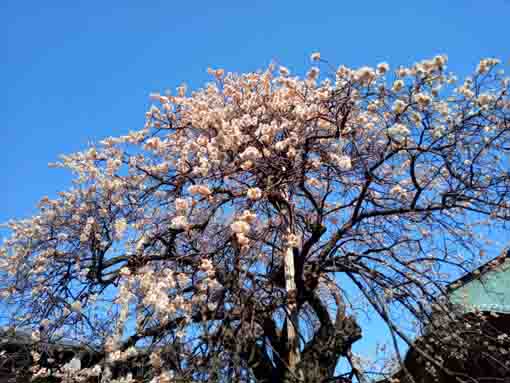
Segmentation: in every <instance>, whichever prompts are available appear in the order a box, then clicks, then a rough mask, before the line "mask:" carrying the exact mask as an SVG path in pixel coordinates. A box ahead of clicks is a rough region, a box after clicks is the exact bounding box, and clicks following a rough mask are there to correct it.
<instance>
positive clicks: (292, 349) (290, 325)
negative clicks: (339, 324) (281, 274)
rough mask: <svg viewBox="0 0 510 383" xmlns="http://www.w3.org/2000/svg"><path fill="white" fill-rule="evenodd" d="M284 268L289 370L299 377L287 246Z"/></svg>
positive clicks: (291, 262)
mask: <svg viewBox="0 0 510 383" xmlns="http://www.w3.org/2000/svg"><path fill="white" fill-rule="evenodd" d="M283 263H284V267H285V289H286V291H287V312H288V315H289V317H288V318H287V341H288V346H289V360H288V363H289V370H290V375H293V376H295V377H299V376H301V374H299V373H298V371H297V370H296V366H297V365H298V363H299V361H300V355H299V339H298V336H297V326H298V312H297V305H296V282H295V279H294V274H295V268H294V252H293V250H292V247H290V246H289V248H288V249H287V251H286V252H285V257H284V262H283ZM287 375H289V374H287Z"/></svg>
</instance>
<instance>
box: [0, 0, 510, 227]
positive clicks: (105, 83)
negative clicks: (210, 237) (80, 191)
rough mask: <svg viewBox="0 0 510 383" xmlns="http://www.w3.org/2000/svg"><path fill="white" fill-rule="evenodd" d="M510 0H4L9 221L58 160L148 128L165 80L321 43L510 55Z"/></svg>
mask: <svg viewBox="0 0 510 383" xmlns="http://www.w3.org/2000/svg"><path fill="white" fill-rule="evenodd" d="M508 20H510V0H490V1H488V0H485V1H480V0H479V1H474V0H450V1H445V0H429V1H409V0H407V1H403V0H388V1H375V0H374V1H368V0H366V1H360V0H358V1H340V0H336V1H313V2H310V1H299V0H294V1H290V0H280V1H276V0H273V1H269V0H266V1H256V0H252V1H243V0H238V1H216V2H205V1H195V2H192V1H171V0H166V1H151V2H147V1H129V0H124V1H113V0H112V1H104V0H103V1H98V0H88V1H77V0H75V1H68V0H67V1H64V0H60V1H58V0H53V1H22V0H1V2H0V25H1V28H3V33H2V36H3V37H4V38H3V39H2V40H0V41H1V44H2V45H3V46H2V52H3V54H2V55H0V62H1V69H2V70H1V71H0V83H1V84H2V88H3V89H4V90H3V92H2V94H1V97H2V100H1V102H0V116H1V120H0V121H1V126H0V163H1V164H2V172H1V180H2V184H3V187H2V188H0V222H5V221H7V220H8V219H10V218H22V217H26V216H29V215H30V214H32V213H34V212H35V206H36V204H37V201H38V200H39V199H40V197H42V196H43V195H49V196H54V195H55V193H56V192H57V191H59V190H62V189H66V188H67V187H69V186H70V180H71V177H70V176H69V174H68V173H67V172H66V171H64V170H60V169H49V168H48V167H47V164H48V162H52V161H55V160H57V158H58V155H59V154H62V153H69V152H73V151H78V150H81V149H83V148H85V147H86V146H87V144H88V143H89V142H91V141H98V140H99V139H101V138H102V137H105V136H110V135H120V134H124V133H126V132H128V131H129V130H134V129H139V128H141V126H142V125H143V122H144V113H145V111H146V109H147V107H148V105H149V103H150V101H149V99H148V95H149V93H151V92H154V91H163V90H164V89H167V88H171V89H173V88H175V87H176V86H178V85H180V84H181V83H183V82H185V83H187V84H188V85H189V86H190V87H191V88H196V87H198V86H200V85H202V84H203V83H204V82H205V81H206V80H208V75H207V73H206V69H207V67H209V66H211V67H215V68H217V67H223V68H225V69H226V70H228V71H235V72H244V71H252V70H256V69H259V68H263V67H265V66H266V65H267V64H268V63H270V62H271V61H276V62H278V63H281V64H283V65H285V66H287V67H289V68H290V69H291V70H292V71H293V72H294V73H298V74H299V73H303V71H304V70H305V68H306V67H307V66H308V65H309V55H310V53H312V52H314V51H320V52H321V53H322V57H323V58H326V59H328V60H329V61H330V62H332V63H333V64H334V65H335V66H336V65H338V64H346V65H349V66H362V65H375V64H377V63H378V62H380V61H387V62H389V63H390V64H391V65H392V66H393V67H395V66H397V65H400V64H410V63H412V62H414V61H416V60H421V59H423V58H428V57H431V56H433V55H435V54H438V53H446V54H447V55H448V56H449V57H450V63H449V68H450V70H454V71H456V72H458V73H460V74H466V73H467V72H468V71H470V70H471V69H472V68H474V66H475V65H476V63H477V62H478V60H479V59H480V58H482V57H487V56H496V57H499V58H501V59H502V60H504V61H505V62H508V60H509V59H510V44H509V40H508V38H509V36H510V32H509V27H508Z"/></svg>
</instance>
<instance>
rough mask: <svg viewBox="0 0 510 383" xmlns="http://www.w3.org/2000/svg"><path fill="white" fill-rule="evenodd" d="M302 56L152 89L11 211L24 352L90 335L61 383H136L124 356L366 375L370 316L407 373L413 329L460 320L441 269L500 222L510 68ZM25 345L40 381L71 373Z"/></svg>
mask: <svg viewBox="0 0 510 383" xmlns="http://www.w3.org/2000/svg"><path fill="white" fill-rule="evenodd" d="M312 60H313V61H315V62H316V63H317V66H315V67H312V68H311V69H310V70H309V71H308V73H307V74H306V76H305V78H303V79H300V78H298V77H293V76H291V74H290V73H289V70H288V69H287V68H285V67H279V68H276V67H275V66H273V65H271V66H269V68H268V69H267V70H266V71H264V72H257V73H247V74H241V75H237V74H232V73H228V74H225V73H224V71H223V70H221V69H219V70H209V72H210V73H211V75H212V77H213V81H212V82H211V83H209V84H207V85H206V86H205V88H203V89H200V90H198V91H196V92H193V93H191V95H187V92H186V88H185V87H184V86H181V87H179V88H178V89H177V93H176V94H175V95H170V94H167V95H154V96H153V98H154V99H155V101H156V104H157V105H158V106H152V107H151V108H150V110H149V111H148V112H147V114H146V117H147V122H146V124H145V126H144V127H143V129H141V130H139V131H135V132H131V133H130V134H128V135H126V136H122V137H118V138H107V139H105V140H103V141H102V142H101V143H100V145H97V146H94V147H91V148H89V149H88V150H86V151H84V152H81V153H76V154H72V155H66V156H63V157H62V161H61V162H60V163H59V164H58V166H63V167H66V168H69V169H71V170H72V171H73V172H74V173H75V174H76V179H75V184H74V187H73V188H72V189H71V190H69V191H66V192H62V193H60V194H59V197H58V198H57V199H49V198H46V197H45V198H43V199H42V200H41V202H40V212H39V214H38V215H36V216H34V217H33V218H30V219H27V220H22V221H16V222H12V223H10V224H9V226H10V229H11V231H12V236H11V237H10V238H9V239H7V240H6V241H5V243H4V246H3V248H2V253H1V258H0V262H1V267H2V274H1V275H2V278H1V284H2V286H1V294H2V298H1V299H2V300H3V301H4V304H9V305H10V306H9V307H11V311H12V312H15V315H14V316H13V318H12V321H13V322H12V324H13V325H16V326H20V327H21V326H22V327H24V328H31V329H32V330H33V332H32V335H33V338H34V340H35V344H36V345H37V344H39V343H38V342H40V344H44V342H45V341H48V340H58V339H59V337H66V338H75V339H77V340H79V341H80V343H82V344H84V345H87V346H88V347H89V348H90V353H91V354H92V355H93V357H91V360H93V362H91V363H89V365H84V364H83V363H82V365H81V366H79V368H74V370H73V371H72V374H71V375H72V379H74V380H73V381H79V380H80V379H83V380H87V379H90V377H92V376H96V377H97V379H100V380H101V379H102V381H112V380H113V379H121V378H123V379H124V380H125V381H129V379H130V377H129V374H127V372H129V370H130V368H128V367H126V366H128V365H129V363H130V361H131V360H135V359H136V360H141V361H143V363H144V364H145V365H146V366H148V368H147V369H146V370H145V372H144V373H143V374H145V375H144V379H147V380H151V379H153V380H154V381H161V382H174V381H175V382H191V381H193V382H199V381H211V382H214V381H218V382H224V381H246V382H252V381H257V382H284V381H285V382H327V381H338V382H341V381H345V382H347V381H359V382H367V381H368V380H369V379H371V378H372V377H371V375H370V373H373V371H368V369H367V367H366V365H365V364H364V363H363V361H362V360H361V359H360V357H359V356H358V355H355V354H354V353H353V352H352V346H353V344H354V343H355V342H356V341H357V340H359V339H360V338H361V337H362V336H363V328H362V327H363V326H362V322H361V321H360V320H359V319H358V316H357V315H356V310H359V308H360V307H361V308H363V309H364V310H366V312H368V313H370V314H371V315H372V316H373V317H374V318H376V317H377V318H378V320H380V321H381V323H383V324H385V325H386V326H387V328H388V333H389V334H390V339H391V340H392V341H391V342H390V343H391V344H393V345H394V347H395V353H394V355H395V357H394V362H395V363H397V364H399V365H401V366H402V367H403V368H404V371H405V365H404V362H403V355H402V354H401V351H399V345H402V343H403V342H404V343H408V344H411V342H412V337H411V330H410V327H413V328H414V329H419V328H421V327H424V326H426V327H427V329H428V331H431V332H432V333H433V332H434V326H439V327H441V326H442V327H441V328H442V329H443V330H444V326H448V323H453V319H455V318H454V316H455V314H454V311H451V310H450V307H449V304H448V300H447V298H446V290H445V286H446V284H447V282H448V281H449V280H450V279H449V277H448V275H449V273H453V274H459V273H460V272H463V271H466V270H468V268H469V267H470V266H471V265H472V263H471V262H472V261H477V259H478V255H479V252H480V250H483V248H484V246H485V243H484V241H483V238H481V237H480V236H479V233H481V228H483V227H484V226H487V225H491V227H493V228H496V227H501V228H504V227H505V225H507V223H508V221H509V219H510V203H509V201H510V174H509V169H510V162H509V160H510V156H509V154H510V99H509V96H508V90H509V84H510V80H509V79H505V78H504V77H503V73H502V71H499V70H498V68H497V66H498V64H499V61H498V60H496V59H484V60H482V61H481V62H480V64H479V66H478V68H477V69H476V71H475V73H474V74H473V75H472V76H471V77H469V78H467V79H466V80H465V81H463V82H458V80H457V79H456V78H455V77H454V76H453V75H452V74H451V73H448V72H446V57H445V56H437V57H434V58H433V59H431V60H425V61H422V62H419V63H416V64H414V65H412V66H411V67H399V68H397V69H396V70H395V71H392V72H390V70H389V66H388V65H387V64H386V63H382V64H379V65H378V66H377V68H375V69H373V68H370V67H362V68H359V69H349V68H346V67H344V66H340V67H339V68H338V69H333V68H332V67H331V66H330V64H328V63H327V62H326V61H324V60H322V59H321V58H320V55H319V54H314V55H312ZM319 67H321V69H322V70H323V72H325V74H323V75H321V74H320V69H319ZM438 312H442V313H443V315H442V316H441V318H443V317H445V318H446V319H444V320H442V321H439V322H441V323H439V324H438V323H437V322H438V321H437V320H436V321H433V320H431V315H432V313H438ZM434 315H436V314H434ZM435 318H439V316H436V317H435ZM404 322H405V324H404ZM455 323H457V324H456V325H455V326H453V325H452V326H451V327H448V328H449V329H451V332H452V333H453V335H455V334H456V333H457V330H456V329H457V328H458V327H459V326H458V322H455ZM461 327H462V326H461ZM458 331H460V330H458ZM438 334H439V333H438ZM440 334H442V335H441V337H443V335H444V331H443V332H442V333H440ZM440 340H441V339H439V340H436V344H438V343H437V342H439V341H440ZM459 342H460V340H458V341H457V343H456V346H457V348H459V347H458V346H459V344H460V343H459ZM498 342H499V343H498ZM505 342H506V343H505ZM496 343H497V347H499V348H500V349H502V350H505V349H508V345H509V344H508V342H507V338H505V337H499V338H498V340H497V342H496ZM445 344H446V343H445ZM445 347H446V346H445ZM460 349H462V347H460ZM416 350H417V351H416V352H418V353H419V355H420V356H421V357H422V358H424V359H425V360H426V361H427V363H428V366H430V369H431V370H435V371H443V370H445V369H446V368H445V367H444V365H443V363H442V360H441V358H440V357H439V356H438V355H437V354H435V353H433V352H431V351H430V348H427V347H426V346H423V347H421V346H420V347H418V346H416ZM459 352H460V351H459ZM34 355H35V357H34V363H35V362H39V364H40V365H41V366H43V367H41V368H38V367H34V373H35V374H36V375H37V376H44V375H48V374H53V375H54V376H70V372H69V371H70V368H69V364H67V365H66V366H64V367H65V368H64V367H62V366H58V365H52V364H51V360H50V359H48V358H47V357H46V356H45V354H44V347H42V348H41V347H40V348H39V349H38V351H37V352H35V351H34ZM42 361H44V363H43V362H42ZM344 361H345V363H343V362H344ZM500 363H501V364H502V365H505V363H506V366H507V367H508V362H505V357H502V359H501V361H500ZM339 365H342V366H349V367H342V368H339V367H338V366H339ZM131 372H132V369H131ZM383 372H384V370H383ZM446 373H447V374H448V376H450V377H452V379H453V378H455V379H457V380H459V381H468V380H465V379H466V377H465V375H462V374H460V373H457V372H456V371H452V370H448V371H446ZM376 377H379V378H380V376H376ZM462 379H464V380H462ZM469 381H471V380H469Z"/></svg>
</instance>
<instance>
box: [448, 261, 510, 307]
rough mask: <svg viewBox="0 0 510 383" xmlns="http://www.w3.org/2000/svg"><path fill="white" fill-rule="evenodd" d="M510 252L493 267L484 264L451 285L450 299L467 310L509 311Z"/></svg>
mask: <svg viewBox="0 0 510 383" xmlns="http://www.w3.org/2000/svg"><path fill="white" fill-rule="evenodd" d="M509 255H510V252H508V253H507V255H506V256H505V257H504V259H503V261H502V262H501V263H499V264H498V265H496V266H494V267H490V266H489V265H490V264H488V265H484V266H482V267H481V268H479V269H477V270H475V271H474V272H472V273H470V274H468V275H466V276H464V277H463V278H461V279H459V280H458V281H457V282H456V283H454V284H453V285H452V286H451V290H450V299H451V301H452V302H453V303H454V304H457V305H459V306H461V307H462V310H464V311H466V312H469V311H475V310H479V311H495V312H500V313H510V256H509Z"/></svg>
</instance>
